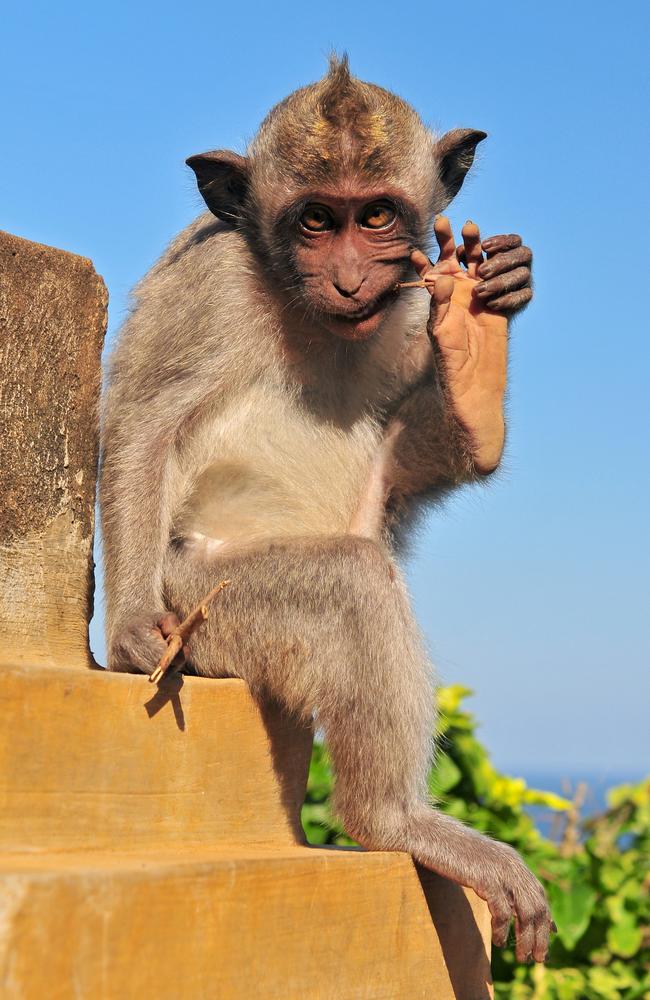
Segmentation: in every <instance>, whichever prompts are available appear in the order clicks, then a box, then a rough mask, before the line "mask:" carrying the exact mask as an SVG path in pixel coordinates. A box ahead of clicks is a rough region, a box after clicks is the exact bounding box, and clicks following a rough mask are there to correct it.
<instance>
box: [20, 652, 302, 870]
mask: <svg viewBox="0 0 650 1000" xmlns="http://www.w3.org/2000/svg"><path fill="white" fill-rule="evenodd" d="M0 718H2V730H1V736H0V851H3V850H4V851H24V850H25V849H29V850H30V851H39V850H47V851H58V850H71V849H75V848H79V849H84V850H89V849H92V850H103V849H106V850H112V849H115V848H118V849H119V848H122V847H124V846H126V847H128V848H129V849H138V848H142V849H143V850H144V849H149V848H152V847H161V846H167V845H172V844H182V845H184V846H188V845H192V844H209V845H210V846H211V847H214V846H218V845H232V844H238V845H245V844H251V843H252V844H255V843H257V844H260V843H265V844H280V845H291V844H295V843H302V842H303V840H304V838H303V835H302V828H301V826H300V819H299V814H300V806H301V804H302V801H303V798H304V789H305V781H306V775H307V770H308V767H309V756H310V748H311V741H312V735H311V729H310V728H309V727H306V726H304V725H300V724H299V723H297V722H296V721H295V720H294V719H292V718H291V717H289V716H287V715H286V714H283V712H282V711H281V710H280V709H279V708H274V707H273V706H269V707H267V708H264V709H263V710H260V708H259V707H258V705H257V703H256V702H254V701H253V699H252V698H251V696H250V694H249V691H248V688H247V686H246V684H244V682H243V681H240V680H234V679H233V680H219V681H214V680H206V679H204V678H199V677H178V678H172V679H171V680H169V681H166V682H165V683H164V685H163V686H162V687H160V688H157V687H156V686H155V685H152V684H150V683H149V682H148V679H147V678H146V677H144V676H142V675H135V674H111V673H107V672H106V671H103V670H78V669H70V670H67V669H66V668H65V667H61V666H57V667H46V666H41V667H23V666H18V667H5V668H3V669H2V671H1V672H0Z"/></svg>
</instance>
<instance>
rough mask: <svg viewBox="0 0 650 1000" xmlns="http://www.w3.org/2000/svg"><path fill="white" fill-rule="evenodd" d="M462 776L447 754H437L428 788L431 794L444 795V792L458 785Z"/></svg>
mask: <svg viewBox="0 0 650 1000" xmlns="http://www.w3.org/2000/svg"><path fill="white" fill-rule="evenodd" d="M462 776H463V775H462V771H461V770H460V768H459V767H457V766H456V764H454V762H453V760H452V759H451V757H450V756H449V754H447V753H441V754H439V755H438V757H437V759H436V763H435V766H434V769H433V772H432V774H431V782H430V787H431V792H432V794H433V795H444V793H445V792H448V791H449V790H450V789H451V788H454V786H455V785H457V784H458V782H459V781H460V779H461V778H462Z"/></svg>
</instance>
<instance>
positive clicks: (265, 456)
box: [174, 385, 381, 555]
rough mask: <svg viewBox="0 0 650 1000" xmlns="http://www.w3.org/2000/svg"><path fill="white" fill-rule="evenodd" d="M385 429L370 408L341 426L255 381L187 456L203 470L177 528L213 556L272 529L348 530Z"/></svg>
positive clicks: (208, 424)
mask: <svg viewBox="0 0 650 1000" xmlns="http://www.w3.org/2000/svg"><path fill="white" fill-rule="evenodd" d="M380 438H381V431H380V429H379V428H378V426H377V424H376V423H375V422H374V421H373V420H372V419H371V418H370V417H368V416H366V417H364V418H362V419H360V420H357V421H356V422H354V423H353V424H351V426H349V427H345V428H341V427H338V426H335V425H334V424H332V423H328V422H324V421H322V420H319V419H318V418H317V416H315V415H314V414H313V413H311V412H310V411H309V410H307V409H306V408H305V407H303V406H302V405H301V404H300V402H299V401H297V400H296V399H293V398H292V397H290V396H289V397H287V394H286V390H283V391H282V392H280V391H279V389H276V388H275V387H274V386H272V385H271V386H268V385H266V386H265V385H257V386H254V387H252V388H251V389H250V390H249V391H248V392H247V393H246V395H245V396H244V397H243V398H239V399H237V400H233V402H232V403H231V404H230V405H227V406H226V407H224V408H223V409H222V410H220V411H219V412H218V413H216V414H215V415H214V416H213V417H212V418H211V419H210V420H208V421H205V422H204V423H203V424H202V425H201V426H200V427H198V428H197V429H196V430H195V432H194V434H193V437H192V439H191V441H189V442H188V443H187V445H186V447H187V451H186V452H185V455H184V456H179V464H180V465H181V467H182V466H183V465H184V464H186V463H187V467H188V468H191V467H194V468H195V469H196V468H199V469H201V472H200V473H199V475H198V476H197V477H196V478H195V479H194V480H193V481H191V482H186V487H185V492H184V498H183V500H182V502H181V503H180V505H179V508H178V511H177V515H176V517H175V519H174V534H175V536H176V537H177V538H182V539H183V540H184V541H185V543H186V545H188V546H189V547H191V548H193V549H196V550H197V551H198V552H200V553H201V554H204V555H212V554H215V553H216V552H221V551H223V549H224V547H226V546H228V547H232V546H233V545H236V546H237V547H240V546H241V545H242V544H250V543H256V542H262V541H264V540H266V539H270V538H289V537H291V538H295V537H296V536H299V535H303V536H310V535H323V534H328V535H332V534H342V533H345V532H347V531H348V530H349V527H350V524H351V522H352V520H353V517H354V515H355V511H356V510H357V508H358V505H359V500H360V497H361V496H362V495H363V492H364V489H365V486H366V483H367V480H368V477H369V475H370V474H371V469H372V465H373V460H374V458H375V456H376V454H377V451H378V448H379V443H380ZM184 459H185V461H184ZM197 459H198V461H197ZM195 463H196V464H195Z"/></svg>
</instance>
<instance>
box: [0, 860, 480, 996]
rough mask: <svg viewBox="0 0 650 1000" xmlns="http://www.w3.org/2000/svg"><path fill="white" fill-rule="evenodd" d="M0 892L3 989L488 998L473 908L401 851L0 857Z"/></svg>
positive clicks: (468, 896) (475, 904) (19, 992)
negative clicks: (417, 870)
mask: <svg viewBox="0 0 650 1000" xmlns="http://www.w3.org/2000/svg"><path fill="white" fill-rule="evenodd" d="M420 879H421V880H420ZM0 900H1V903H0V909H1V911H2V920H1V921H0V927H1V931H0V982H2V983H3V991H2V996H3V998H5V1000H42V998H43V997H56V998H57V1000H68V998H70V1000H72V998H82V1000H113V998H115V1000H118V998H119V1000H128V998H134V1000H135V998H138V1000H140V998H145V997H156V998H158V1000H166V998H169V1000H185V998H187V1000H199V998H215V1000H248V998H250V1000H348V998H349V1000H365V998H367V1000H402V998H403V1000H416V998H423V1000H424V998H431V1000H452V998H456V1000H484V998H488V997H489V996H491V989H490V965H489V958H488V954H489V945H487V943H486V942H487V941H488V939H489V917H488V915H487V912H486V910H485V908H484V906H483V905H482V904H481V903H480V901H479V900H478V899H477V897H475V896H474V895H473V894H472V893H465V892H464V891H463V890H461V889H460V888H459V887H458V886H455V885H453V884H451V883H449V882H447V881H445V880H444V879H441V878H438V877H437V876H433V875H431V874H430V873H423V874H422V875H421V876H420V878H419V877H418V873H417V872H416V870H415V867H414V865H413V863H412V861H411V859H410V858H409V857H408V856H407V855H404V854H396V853H390V854H389V853H365V852H362V851H358V850H350V849H341V848H338V849H336V848H333V849H323V848H307V847H285V848H281V847H277V846H276V847H267V848H261V847H258V848H254V847H249V848H243V847H240V846H238V847H230V848H229V849H227V850H226V849H224V848H221V849H210V848H208V847H206V846H203V847H200V848H197V847H184V846H182V845H180V844H179V845H178V846H177V847H176V848H175V849H174V850H167V851H160V850H152V851H148V852H146V853H144V852H138V853H131V854H129V853H126V852H124V851H121V850H119V845H115V849H114V850H113V851H105V852H98V851H90V852H63V853H61V854H57V855H52V854H42V855H39V854H36V855H34V854H24V853H23V854H14V855H6V854H5V855H1V856H0Z"/></svg>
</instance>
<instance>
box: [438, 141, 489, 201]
mask: <svg viewBox="0 0 650 1000" xmlns="http://www.w3.org/2000/svg"><path fill="white" fill-rule="evenodd" d="M484 139H487V132H479V131H478V130H477V129H474V128H455V129H453V131H451V132H447V133H446V134H445V135H443V137H442V138H441V139H439V140H438V142H437V144H436V150H435V151H436V157H437V160H438V172H439V175H440V180H441V181H442V184H443V187H444V189H445V196H446V200H445V203H444V205H442V207H437V211H438V212H442V211H443V209H445V208H446V207H447V205H448V204H449V202H450V201H451V200H452V198H455V197H456V195H457V194H458V192H459V191H460V189H461V186H462V183H463V181H464V180H465V174H466V173H467V171H468V170H469V168H470V167H471V165H472V163H473V162H474V154H475V153H476V147H477V146H478V144H479V142H483V140H484Z"/></svg>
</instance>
